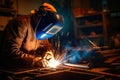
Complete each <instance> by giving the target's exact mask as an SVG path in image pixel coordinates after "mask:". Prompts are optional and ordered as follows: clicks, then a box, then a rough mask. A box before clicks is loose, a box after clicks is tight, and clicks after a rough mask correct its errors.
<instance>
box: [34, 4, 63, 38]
mask: <svg viewBox="0 0 120 80" xmlns="http://www.w3.org/2000/svg"><path fill="white" fill-rule="evenodd" d="M37 14H41V18H40V19H39V20H38V22H37V24H36V27H35V36H36V38H37V39H38V40H43V39H48V38H51V37H52V36H54V35H55V34H56V33H58V32H59V31H60V30H61V29H62V28H63V22H64V21H63V17H62V16H61V15H59V14H58V13H57V11H56V9H55V8H54V7H53V6H52V5H50V4H48V3H44V4H43V5H42V6H40V8H39V10H38V11H37Z"/></svg>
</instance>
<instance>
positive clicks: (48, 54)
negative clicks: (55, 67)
mask: <svg viewBox="0 0 120 80" xmlns="http://www.w3.org/2000/svg"><path fill="white" fill-rule="evenodd" d="M51 59H54V55H53V52H52V51H47V52H46V53H45V55H44V57H43V59H42V64H43V67H48V64H49V62H50V60H51Z"/></svg>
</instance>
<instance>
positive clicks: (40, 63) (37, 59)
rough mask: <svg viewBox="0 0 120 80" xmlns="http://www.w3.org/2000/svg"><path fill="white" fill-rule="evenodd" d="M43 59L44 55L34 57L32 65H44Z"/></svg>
mask: <svg viewBox="0 0 120 80" xmlns="http://www.w3.org/2000/svg"><path fill="white" fill-rule="evenodd" d="M41 60H42V57H35V58H34V59H33V62H32V65H31V66H32V67H43V65H42V62H41Z"/></svg>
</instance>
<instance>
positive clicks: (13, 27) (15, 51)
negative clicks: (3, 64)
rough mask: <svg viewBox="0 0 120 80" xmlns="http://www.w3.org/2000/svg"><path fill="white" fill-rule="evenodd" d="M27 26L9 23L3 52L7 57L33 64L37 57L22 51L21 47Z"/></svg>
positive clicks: (13, 22)
mask: <svg viewBox="0 0 120 80" xmlns="http://www.w3.org/2000/svg"><path fill="white" fill-rule="evenodd" d="M25 26H26V25H21V24H19V22H18V21H12V22H10V23H8V25H7V26H6V29H5V34H4V35H5V36H4V37H5V39H4V41H3V46H4V48H3V52H4V53H5V55H8V56H11V57H12V58H14V59H15V60H20V59H22V60H25V61H26V63H27V64H31V63H32V62H33V59H34V58H35V56H34V55H30V54H26V53H24V52H23V51H21V45H22V43H23V40H24V38H25V36H26V32H27V27H25ZM6 53H7V54H6Z"/></svg>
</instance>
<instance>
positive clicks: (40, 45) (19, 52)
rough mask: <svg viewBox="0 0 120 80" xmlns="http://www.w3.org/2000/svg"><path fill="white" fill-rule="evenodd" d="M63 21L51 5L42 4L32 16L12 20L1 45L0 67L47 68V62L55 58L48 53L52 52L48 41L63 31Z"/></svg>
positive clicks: (4, 32) (5, 30) (22, 16)
mask: <svg viewBox="0 0 120 80" xmlns="http://www.w3.org/2000/svg"><path fill="white" fill-rule="evenodd" d="M63 22H64V21H63V17H62V16H61V15H59V14H58V13H57V10H56V9H55V7H54V6H53V5H52V4H49V3H43V4H41V5H40V7H39V8H38V9H36V10H34V13H32V14H30V15H19V16H17V17H15V18H13V19H12V20H10V21H9V22H8V24H7V25H6V27H5V29H4V31H3V36H2V40H1V44H0V59H1V60H0V66H14V65H25V66H33V67H45V66H43V63H44V59H46V60H45V61H49V59H51V58H52V57H54V56H53V54H48V53H49V51H50V52H52V51H53V46H52V44H51V43H50V42H49V40H48V39H49V38H51V37H53V36H54V35H55V34H57V33H58V32H59V31H60V30H61V29H62V27H63ZM46 55H48V56H46ZM45 57H47V58H45ZM45 63H47V62H45ZM45 63H44V65H47V64H45Z"/></svg>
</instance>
